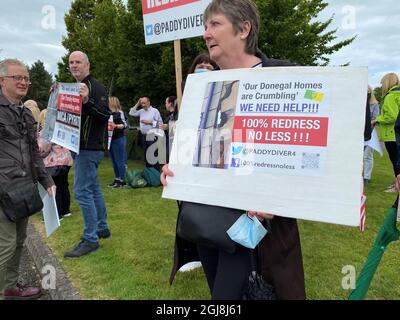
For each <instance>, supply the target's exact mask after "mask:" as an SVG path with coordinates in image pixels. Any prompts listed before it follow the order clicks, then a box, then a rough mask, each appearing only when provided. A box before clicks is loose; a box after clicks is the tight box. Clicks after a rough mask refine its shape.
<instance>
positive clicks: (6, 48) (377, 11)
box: [0, 0, 400, 87]
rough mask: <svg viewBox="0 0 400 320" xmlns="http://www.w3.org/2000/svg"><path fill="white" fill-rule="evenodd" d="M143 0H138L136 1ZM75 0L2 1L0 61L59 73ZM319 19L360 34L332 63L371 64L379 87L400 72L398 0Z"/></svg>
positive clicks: (335, 7) (359, 1)
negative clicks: (67, 21) (68, 16)
mask: <svg viewBox="0 0 400 320" xmlns="http://www.w3.org/2000/svg"><path fill="white" fill-rule="evenodd" d="M138 1H139V0H138ZM71 2H72V0H0V6H1V7H0V49H2V51H1V52H0V59H3V58H17V59H20V60H22V61H24V62H25V63H26V64H28V65H32V64H33V63H34V62H36V61H37V60H41V61H42V62H43V63H44V65H45V67H46V69H47V71H49V72H50V73H52V74H53V75H54V74H56V73H57V62H59V61H60V60H61V57H62V56H63V55H64V54H65V53H66V51H65V49H64V48H63V46H62V44H61V41H62V37H63V36H65V35H66V28H65V24H64V15H65V13H67V12H68V10H69V8H70V5H71ZM326 2H327V3H328V4H329V5H328V7H327V8H326V9H325V10H324V11H323V12H321V14H320V15H319V17H318V19H320V20H322V21H325V20H327V19H328V18H329V17H331V16H333V22H332V24H331V26H330V29H337V33H336V34H337V36H338V39H337V40H338V41H340V40H343V39H348V38H351V37H352V36H354V35H357V38H356V39H355V40H354V42H353V43H352V44H351V45H349V46H347V47H345V48H343V49H341V50H340V51H338V52H336V53H334V54H333V55H331V56H330V59H331V61H330V65H332V66H335V65H341V64H344V63H347V62H350V65H351V66H367V67H368V71H369V83H370V84H371V85H372V86H373V87H377V86H379V83H380V79H381V78H382V76H383V75H384V74H386V73H388V72H396V73H397V74H399V75H400V23H399V22H398V21H400V5H399V4H398V0H381V1H376V0H354V1H351V0H328V1H326Z"/></svg>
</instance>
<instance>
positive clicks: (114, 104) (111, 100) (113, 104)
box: [108, 96, 122, 112]
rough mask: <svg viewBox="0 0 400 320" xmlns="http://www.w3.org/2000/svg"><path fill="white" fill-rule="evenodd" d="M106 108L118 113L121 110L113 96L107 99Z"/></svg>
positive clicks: (117, 100)
mask: <svg viewBox="0 0 400 320" xmlns="http://www.w3.org/2000/svg"><path fill="white" fill-rule="evenodd" d="M108 106H109V108H110V110H111V111H112V112H118V111H121V110H122V108H121V104H120V102H119V99H118V98H117V97H113V96H111V97H109V98H108Z"/></svg>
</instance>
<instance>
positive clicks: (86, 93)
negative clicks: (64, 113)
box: [80, 80, 111, 121]
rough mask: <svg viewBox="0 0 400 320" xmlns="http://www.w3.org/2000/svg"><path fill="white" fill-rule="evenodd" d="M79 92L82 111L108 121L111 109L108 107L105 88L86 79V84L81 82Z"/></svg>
mask: <svg viewBox="0 0 400 320" xmlns="http://www.w3.org/2000/svg"><path fill="white" fill-rule="evenodd" d="M88 86H89V87H90V90H89V87H88ZM80 93H81V96H82V113H83V114H87V115H90V116H93V117H95V118H98V119H101V120H103V121H108V119H109V118H110V115H111V111H110V109H109V108H108V95H107V92H106V89H105V88H104V87H103V86H102V85H100V84H99V83H97V82H94V81H93V82H90V80H88V85H86V84H85V83H81V91H80Z"/></svg>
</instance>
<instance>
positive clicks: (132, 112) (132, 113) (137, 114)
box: [129, 98, 141, 117]
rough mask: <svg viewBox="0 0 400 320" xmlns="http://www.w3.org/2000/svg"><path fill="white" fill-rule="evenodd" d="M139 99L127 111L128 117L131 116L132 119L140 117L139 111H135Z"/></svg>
mask: <svg viewBox="0 0 400 320" xmlns="http://www.w3.org/2000/svg"><path fill="white" fill-rule="evenodd" d="M140 99H141V98H139V100H138V101H137V102H136V104H135V105H134V106H133V107H132V108H131V109H130V110H129V115H130V116H132V117H139V116H140V113H141V110H137V108H138V107H139V105H140Z"/></svg>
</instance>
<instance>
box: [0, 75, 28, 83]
mask: <svg viewBox="0 0 400 320" xmlns="http://www.w3.org/2000/svg"><path fill="white" fill-rule="evenodd" d="M3 77H4V78H10V79H14V81H17V82H22V80H24V81H25V82H26V83H27V84H31V79H30V78H29V77H27V76H3Z"/></svg>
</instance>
